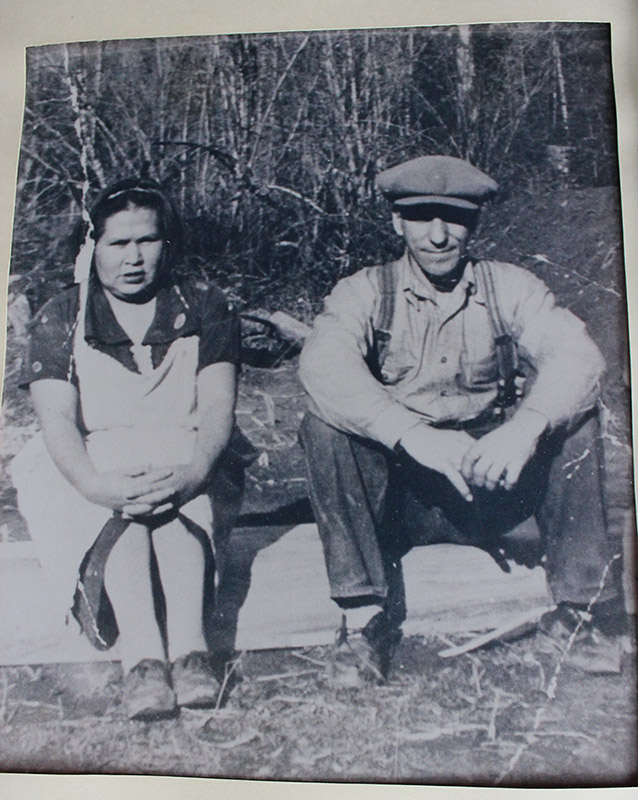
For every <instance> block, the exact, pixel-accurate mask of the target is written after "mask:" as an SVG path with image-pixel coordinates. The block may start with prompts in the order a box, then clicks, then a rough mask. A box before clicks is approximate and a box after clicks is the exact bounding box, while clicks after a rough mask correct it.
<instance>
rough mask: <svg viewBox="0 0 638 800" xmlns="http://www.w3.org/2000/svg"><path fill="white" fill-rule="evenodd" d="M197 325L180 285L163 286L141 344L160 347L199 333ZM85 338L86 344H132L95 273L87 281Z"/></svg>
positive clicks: (194, 313) (197, 322)
mask: <svg viewBox="0 0 638 800" xmlns="http://www.w3.org/2000/svg"><path fill="white" fill-rule="evenodd" d="M199 323H200V321H199V315H198V314H197V313H196V310H195V309H194V308H192V306H191V305H190V304H189V303H188V301H187V300H186V298H185V297H184V295H183V294H182V292H181V291H180V288H179V286H178V285H177V284H174V283H170V284H168V285H163V286H161V287H160V288H159V289H158V291H157V304H156V307H155V316H154V317H153V322H152V323H151V326H150V328H149V329H148V331H147V332H146V336H145V337H144V341H143V344H162V343H166V342H172V341H174V340H175V339H179V338H180V337H183V336H189V335H191V334H193V333H196V332H197V331H198V330H199V327H200V324H199ZM84 338H85V339H86V341H87V342H91V341H94V342H100V343H101V344H105V345H119V344H128V345H130V344H131V340H130V339H129V337H128V335H127V334H126V333H125V331H124V330H123V328H122V326H121V325H120V324H119V322H118V321H117V319H116V317H115V314H114V313H113V309H112V308H111V305H110V303H109V301H108V300H107V299H106V296H105V294H104V291H103V289H102V287H101V285H100V283H99V281H98V280H97V278H96V277H95V274H92V275H91V277H90V278H89V289H88V294H87V301H86V313H85V317H84Z"/></svg>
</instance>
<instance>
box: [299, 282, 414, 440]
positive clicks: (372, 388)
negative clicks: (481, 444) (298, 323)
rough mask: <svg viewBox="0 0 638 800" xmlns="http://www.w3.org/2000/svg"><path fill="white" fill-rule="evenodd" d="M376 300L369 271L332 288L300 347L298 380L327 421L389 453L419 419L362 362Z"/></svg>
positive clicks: (364, 357)
mask: <svg viewBox="0 0 638 800" xmlns="http://www.w3.org/2000/svg"><path fill="white" fill-rule="evenodd" d="M377 296H378V286H377V283H376V276H375V275H374V272H373V270H362V271H361V272H359V273H357V274H356V275H353V276H351V277H350V278H345V279H344V280H342V281H340V282H339V283H338V284H337V285H336V286H335V288H334V289H333V291H332V293H331V294H330V295H329V297H327V298H326V301H325V310H324V312H323V313H322V314H320V315H319V316H318V317H317V318H316V319H315V323H314V327H313V331H312V334H311V335H310V337H309V338H308V340H307V342H306V344H305V346H304V349H303V352H302V354H301V358H300V363H299V377H300V379H301V382H302V384H303V386H304V388H305V389H306V391H307V392H308V394H309V395H310V397H311V399H312V401H313V403H314V404H315V405H316V407H317V409H318V411H319V413H320V415H321V417H322V418H323V419H324V420H325V421H326V422H328V423H329V424H330V425H332V426H333V427H335V428H337V429H339V430H342V431H345V432H346V433H352V434H355V435H357V436H363V437H365V438H368V439H372V440H374V441H377V442H380V443H381V444H384V445H385V446H386V447H389V448H390V449H391V448H393V447H394V446H395V445H396V444H397V442H398V441H399V439H400V438H401V437H402V435H403V434H404V433H405V432H406V431H407V430H408V429H409V428H411V427H412V426H414V425H416V424H417V423H418V422H419V420H420V417H419V416H418V415H417V414H414V413H413V412H411V411H408V409H406V408H405V407H404V406H403V405H401V404H400V403H398V402H396V401H395V400H394V399H393V398H392V396H391V395H390V394H389V392H388V391H387V390H386V389H385V388H384V387H383V385H382V384H380V383H379V382H378V381H377V380H376V379H375V378H374V376H373V375H372V374H371V372H370V369H369V368H368V365H367V363H366V357H367V355H368V351H369V349H370V347H371V345H372V339H373V329H372V324H373V319H374V314H375V307H376V306H375V299H376V298H377Z"/></svg>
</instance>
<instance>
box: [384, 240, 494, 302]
mask: <svg viewBox="0 0 638 800" xmlns="http://www.w3.org/2000/svg"><path fill="white" fill-rule="evenodd" d="M397 263H398V264H399V269H400V275H401V288H402V290H403V292H404V294H405V295H406V297H407V299H408V301H409V302H410V301H411V298H412V299H414V300H416V301H419V300H430V301H431V302H433V303H435V304H437V291H436V289H435V288H434V286H432V284H431V283H430V281H429V280H428V279H427V278H426V277H425V275H424V274H423V272H422V271H421V270H420V269H419V267H418V265H417V264H414V263H413V261H412V259H411V258H409V256H408V253H407V251H406V252H405V253H404V254H403V256H402V257H401V258H400V259H399V261H398V262H397ZM459 286H461V287H463V288H462V289H459ZM454 291H458V292H459V293H460V294H462V295H463V296H466V295H469V296H473V298H474V300H475V301H476V302H477V303H481V304H482V305H484V304H485V299H484V297H483V292H482V290H481V287H480V285H479V283H478V281H477V280H476V274H475V270H474V263H473V262H472V260H471V259H468V261H467V264H466V265H465V269H464V271H463V275H462V276H461V280H460V281H459V283H458V284H457V286H456V287H455V289H454Z"/></svg>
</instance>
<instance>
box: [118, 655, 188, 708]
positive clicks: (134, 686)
mask: <svg viewBox="0 0 638 800" xmlns="http://www.w3.org/2000/svg"><path fill="white" fill-rule="evenodd" d="M123 699H124V704H125V705H126V713H127V716H128V718H129V719H138V720H150V719H159V718H161V717H168V716H171V715H172V714H174V713H175V711H176V709H177V704H176V702H175V694H174V692H173V690H172V689H171V685H170V682H169V676H168V668H167V666H166V664H165V663H164V662H163V661H159V660H158V659H155V658H144V659H142V660H141V661H140V662H139V663H138V664H136V665H135V666H134V667H133V669H131V670H130V671H129V673H128V674H127V675H126V677H125V678H124V689H123Z"/></svg>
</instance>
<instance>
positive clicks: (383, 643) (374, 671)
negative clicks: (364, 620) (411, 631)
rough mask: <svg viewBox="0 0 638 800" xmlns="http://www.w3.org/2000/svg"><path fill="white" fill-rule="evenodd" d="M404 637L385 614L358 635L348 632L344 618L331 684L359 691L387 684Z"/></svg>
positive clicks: (332, 668) (335, 653)
mask: <svg viewBox="0 0 638 800" xmlns="http://www.w3.org/2000/svg"><path fill="white" fill-rule="evenodd" d="M401 635H402V634H401V631H400V629H398V628H396V627H395V626H393V625H392V624H391V623H389V622H388V619H387V617H386V615H385V614H384V613H383V612H382V611H381V612H379V613H378V614H376V615H375V616H374V617H373V618H372V619H371V620H370V622H368V624H367V625H366V626H365V628H363V630H361V631H354V632H353V631H348V629H347V628H346V618H345V615H344V617H343V623H342V626H341V628H340V629H339V630H338V631H337V642H336V647H335V650H334V652H333V656H332V660H331V662H330V663H329V665H328V680H329V682H330V684H331V685H332V686H333V688H335V689H358V688H361V687H362V686H363V685H365V684H366V683H385V682H386V680H387V676H388V670H389V667H390V662H391V660H392V656H393V655H394V653H395V651H396V649H397V647H398V645H399V642H400V641H401Z"/></svg>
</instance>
